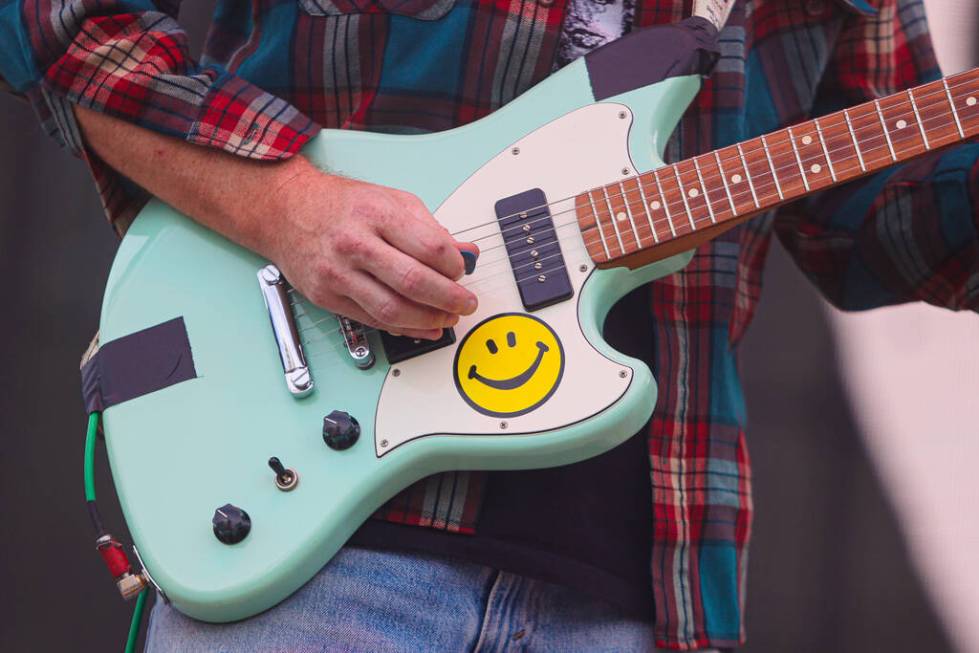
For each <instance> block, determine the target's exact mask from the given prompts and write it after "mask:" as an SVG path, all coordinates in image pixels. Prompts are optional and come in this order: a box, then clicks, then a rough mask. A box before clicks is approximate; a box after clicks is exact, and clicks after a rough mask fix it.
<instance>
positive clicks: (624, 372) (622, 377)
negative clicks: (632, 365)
mask: <svg viewBox="0 0 979 653" xmlns="http://www.w3.org/2000/svg"><path fill="white" fill-rule="evenodd" d="M627 376H629V373H628V372H626V371H625V370H619V378H620V379H624V378H625V377H627Z"/></svg>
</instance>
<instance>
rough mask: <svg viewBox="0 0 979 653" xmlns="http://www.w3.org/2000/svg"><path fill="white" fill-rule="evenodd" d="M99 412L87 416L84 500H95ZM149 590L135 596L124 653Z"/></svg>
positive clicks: (135, 635)
mask: <svg viewBox="0 0 979 653" xmlns="http://www.w3.org/2000/svg"><path fill="white" fill-rule="evenodd" d="M99 417H100V415H99V413H98V411H95V412H92V413H90V414H89V416H88V431H87V432H86V434H85V500H86V501H89V502H92V503H91V504H90V506H91V505H94V502H95V439H96V436H97V435H98V431H99ZM97 513H98V511H97V510H96V511H95V512H94V513H93V514H94V515H95V517H94V519H95V520H96V522H97V523H96V530H101V523H99V522H100V520H98V515H97ZM147 594H149V590H148V588H147V589H144V590H143V591H142V592H140V593H139V596H138V597H136V607H135V608H134V609H133V619H132V621H131V622H129V637H128V638H126V653H135V651H136V643H137V641H138V640H139V625H140V623H141V622H142V621H143V608H144V607H145V606H146V595H147Z"/></svg>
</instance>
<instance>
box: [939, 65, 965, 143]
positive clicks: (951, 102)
mask: <svg viewBox="0 0 979 653" xmlns="http://www.w3.org/2000/svg"><path fill="white" fill-rule="evenodd" d="M942 86H944V87H945V97H947V98H948V106H949V107H951V109H952V117H953V118H955V127H956V128H957V129H958V130H959V136H961V137H962V138H965V131H963V129H962V121H960V120H959V112H958V111H956V110H955V101H954V100H953V99H952V91H950V90H949V88H948V80H947V79H945V78H942Z"/></svg>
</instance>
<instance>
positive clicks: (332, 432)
mask: <svg viewBox="0 0 979 653" xmlns="http://www.w3.org/2000/svg"><path fill="white" fill-rule="evenodd" d="M359 437H360V424H359V423H357V420H356V419H354V418H353V417H351V416H350V413H345V412H343V411H342V410H335V411H333V412H332V413H330V414H329V415H327V416H326V417H324V418H323V442H325V443H326V445H327V446H328V447H330V449H336V450H337V451H343V450H344V449H349V448H350V447H352V446H353V445H354V443H355V442H357V438H359Z"/></svg>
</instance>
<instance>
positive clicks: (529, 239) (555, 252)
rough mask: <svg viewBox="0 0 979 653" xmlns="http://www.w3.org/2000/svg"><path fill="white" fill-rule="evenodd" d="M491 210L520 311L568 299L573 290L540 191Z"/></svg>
mask: <svg viewBox="0 0 979 653" xmlns="http://www.w3.org/2000/svg"><path fill="white" fill-rule="evenodd" d="M495 208H496V218H497V220H498V221H499V223H500V232H501V233H502V234H503V242H504V244H505V245H506V250H507V256H508V257H509V259H510V269H511V270H512V272H513V277H514V280H515V281H516V282H517V290H519V292H520V301H521V302H523V305H524V308H525V309H526V310H527V311H528V312H532V311H536V310H538V309H541V308H544V307H545V306H550V305H551V304H556V303H558V302H562V301H564V300H566V299H570V298H571V296H572V295H574V289H573V288H572V287H571V279H570V278H569V277H568V271H567V268H566V267H565V264H564V257H563V255H562V254H561V245H560V244H559V243H558V236H557V232H556V231H555V229H554V221H553V220H552V219H551V212H550V209H549V208H548V206H547V197H546V196H545V195H544V191H542V190H541V189H540V188H532V189H530V190H527V191H524V192H522V193H518V194H516V195H511V196H510V197H505V198H503V199H501V200H499V201H498V202H497V203H496V207H495Z"/></svg>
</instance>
